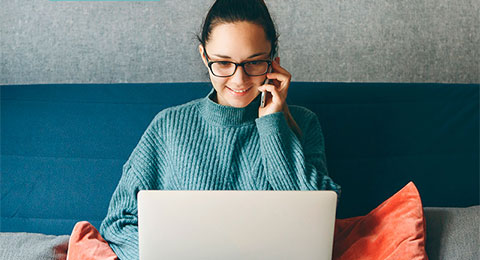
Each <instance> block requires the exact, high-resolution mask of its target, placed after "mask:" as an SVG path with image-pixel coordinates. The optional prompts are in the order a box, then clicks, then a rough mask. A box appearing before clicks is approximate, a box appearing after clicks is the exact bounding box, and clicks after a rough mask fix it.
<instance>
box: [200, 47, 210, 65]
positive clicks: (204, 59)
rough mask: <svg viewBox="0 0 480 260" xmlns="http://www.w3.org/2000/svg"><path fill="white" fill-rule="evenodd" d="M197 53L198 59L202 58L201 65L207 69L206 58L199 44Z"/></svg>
mask: <svg viewBox="0 0 480 260" xmlns="http://www.w3.org/2000/svg"><path fill="white" fill-rule="evenodd" d="M198 52H199V53H200V57H202V61H203V64H204V65H205V67H207V68H208V63H207V57H205V52H204V51H203V46H202V45H201V44H199V45H198Z"/></svg>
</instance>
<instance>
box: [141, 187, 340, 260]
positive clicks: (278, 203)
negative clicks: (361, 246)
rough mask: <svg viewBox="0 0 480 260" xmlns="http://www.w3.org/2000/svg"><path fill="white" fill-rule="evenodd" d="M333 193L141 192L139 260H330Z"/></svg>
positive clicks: (333, 211)
mask: <svg viewBox="0 0 480 260" xmlns="http://www.w3.org/2000/svg"><path fill="white" fill-rule="evenodd" d="M336 204H337V194H336V193H335V192H334V191H165V190H155V191H152V190H150V191H145V190H143V191H140V192H139V193H138V237H139V254H140V260H154V259H155V260H157V259H172V260H177V259H182V260H183V259H189V260H190V259H205V260H206V259H208V260H212V259H222V260H223V259H262V260H265V259H272V260H273V259H275V260H279V259H295V260H297V259H298V260H300V259H312V260H313V259H316V260H321V259H322V260H323V259H331V257H332V249H333V232H334V226H335V211H336Z"/></svg>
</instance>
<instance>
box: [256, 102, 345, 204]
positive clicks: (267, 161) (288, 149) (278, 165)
mask: <svg viewBox="0 0 480 260" xmlns="http://www.w3.org/2000/svg"><path fill="white" fill-rule="evenodd" d="M298 115H300V116H303V117H305V118H304V120H305V121H306V123H304V124H303V125H305V126H304V127H303V128H302V134H303V135H302V137H301V139H299V138H298V137H297V136H296V135H295V134H294V132H293V131H292V130H291V129H290V127H289V126H288V123H287V121H286V119H285V116H284V114H283V111H282V112H277V113H273V114H269V115H265V116H263V117H260V118H257V119H256V123H257V128H258V133H259V137H260V147H261V152H262V160H263V166H264V169H265V172H266V178H267V180H268V181H269V183H270V185H271V186H272V187H273V189H274V190H334V191H336V192H337V194H338V195H340V191H341V187H340V186H339V185H338V184H336V183H334V182H333V180H332V179H331V178H330V177H329V176H328V170H327V164H326V158H325V145H324V138H323V134H322V129H321V126H320V123H319V121H318V118H317V116H316V115H315V114H314V113H313V112H311V111H308V113H307V111H305V112H303V113H298ZM301 140H302V141H301Z"/></svg>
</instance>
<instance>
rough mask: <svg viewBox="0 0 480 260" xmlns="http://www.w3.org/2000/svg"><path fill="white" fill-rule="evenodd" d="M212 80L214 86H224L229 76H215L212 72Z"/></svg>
mask: <svg viewBox="0 0 480 260" xmlns="http://www.w3.org/2000/svg"><path fill="white" fill-rule="evenodd" d="M210 81H211V82H212V84H213V86H215V87H216V88H222V87H224V86H225V85H226V84H227V82H228V78H220V77H215V76H213V75H212V74H210Z"/></svg>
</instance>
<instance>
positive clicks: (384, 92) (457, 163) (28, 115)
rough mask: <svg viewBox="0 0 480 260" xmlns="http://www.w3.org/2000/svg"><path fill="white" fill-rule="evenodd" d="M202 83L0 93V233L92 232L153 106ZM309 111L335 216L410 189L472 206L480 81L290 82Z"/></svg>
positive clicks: (204, 89) (178, 100)
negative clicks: (335, 193)
mask: <svg viewBox="0 0 480 260" xmlns="http://www.w3.org/2000/svg"><path fill="white" fill-rule="evenodd" d="M210 89H211V85H210V83H161V84H73V85H15V86H1V94H2V95H1V141H2V143H1V230H0V231H3V232H5V231H25V232H40V233H46V234H69V233H70V232H71V230H72V228H73V225H74V224H75V222H77V221H80V220H87V221H90V222H91V223H93V224H94V225H95V226H96V227H97V228H98V227H99V224H100V221H101V220H102V219H103V218H104V217H105V215H106V213H107V207H108V203H109V201H110V198H111V195H112V193H113V190H114V189H115V187H116V185H117V183H118V181H119V179H120V176H121V173H122V165H123V164H124V163H125V162H126V160H127V159H128V156H129V155H130V153H131V152H132V150H133V148H134V147H135V145H136V144H137V142H138V141H139V139H140V136H141V135H142V134H143V131H144V130H145V129H146V127H147V126H148V124H149V123H150V121H151V120H152V119H153V117H154V116H155V115H156V113H158V112H159V111H160V110H162V109H164V108H166V107H170V106H174V105H178V104H183V103H185V102H188V101H190V100H192V99H196V98H203V97H204V96H205V95H206V94H207V93H208V92H209V90H210ZM287 102H288V103H289V104H295V105H302V106H305V107H307V108H309V109H311V110H312V111H314V112H315V113H316V114H317V115H318V117H319V119H320V122H321V125H322V129H323V133H324V136H325V144H326V156H327V167H328V169H329V172H330V175H331V176H332V178H333V179H334V180H335V181H336V182H337V183H339V184H340V185H341V186H342V188H343V194H342V197H341V199H340V203H339V208H338V215H337V216H338V217H339V218H343V217H350V216H357V215H361V214H365V213H367V212H368V211H370V210H371V209H373V208H374V207H375V206H377V205H378V204H380V203H381V202H382V201H384V200H385V199H386V198H388V197H389V196H391V195H392V194H393V193H394V192H396V191H398V190H399V189H400V188H401V187H403V186H404V185H405V184H407V182H408V181H413V182H414V183H415V184H416V185H417V187H418V189H419V191H420V195H421V196H422V199H423V203H424V206H470V205H476V204H479V197H478V192H479V175H478V173H479V136H478V133H479V85H478V84H430V83H421V84H420V83H417V84H413V83H411V84H409V83H320V82H317V83H309V82H292V84H291V86H290V89H289V96H288V99H287Z"/></svg>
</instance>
